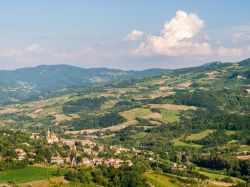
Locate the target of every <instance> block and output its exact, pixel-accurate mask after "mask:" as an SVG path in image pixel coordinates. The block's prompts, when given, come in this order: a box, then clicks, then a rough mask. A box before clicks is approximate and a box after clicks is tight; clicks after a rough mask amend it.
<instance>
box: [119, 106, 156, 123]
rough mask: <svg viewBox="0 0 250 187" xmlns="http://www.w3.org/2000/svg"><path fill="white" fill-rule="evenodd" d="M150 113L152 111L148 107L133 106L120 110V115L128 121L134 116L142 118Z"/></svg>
mask: <svg viewBox="0 0 250 187" xmlns="http://www.w3.org/2000/svg"><path fill="white" fill-rule="evenodd" d="M151 113H152V112H151V111H150V109H148V108H135V109H132V110H127V111H124V112H121V115H122V116H123V117H124V118H126V119H127V120H128V121H129V120H134V119H135V118H144V117H145V116H147V115H149V114H151Z"/></svg>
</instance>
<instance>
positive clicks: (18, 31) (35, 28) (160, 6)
mask: <svg viewBox="0 0 250 187" xmlns="http://www.w3.org/2000/svg"><path fill="white" fill-rule="evenodd" d="M249 7H250V1H248V0H238V1H235V0H220V1H218V0H202V1H198V0H174V1H173V0H171V1H170V0H124V1H121V0H84V1H83V0H72V1H69V0H8V1H0V69H18V68H22V67H31V66H37V65H41V64H69V65H74V66H79V67H84V68H96V67H106V68H119V69H125V70H128V69H134V70H141V69H148V68H165V69H170V68H171V69H172V68H182V67H191V66H198V65H201V64H204V63H208V62H213V61H223V62H228V61H230V62H234V61H239V60H242V59H245V58H248V57H250V11H249Z"/></svg>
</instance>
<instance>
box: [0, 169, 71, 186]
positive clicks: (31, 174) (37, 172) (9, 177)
mask: <svg viewBox="0 0 250 187" xmlns="http://www.w3.org/2000/svg"><path fill="white" fill-rule="evenodd" d="M66 172H67V170H66V169H62V170H60V174H61V175H64V174H66ZM56 173H57V168H46V167H38V166H30V167H27V168H23V169H16V170H7V171H1V172H0V183H8V182H11V181H12V182H15V183H25V182H30V181H35V180H43V179H48V178H49V177H51V176H54V175H55V174H56Z"/></svg>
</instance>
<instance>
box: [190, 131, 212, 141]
mask: <svg viewBox="0 0 250 187" xmlns="http://www.w3.org/2000/svg"><path fill="white" fill-rule="evenodd" d="M212 132H213V130H209V129H208V130H204V131H202V132H200V133H195V134H191V135H190V136H187V138H186V140H201V139H202V138H205V137H206V136H207V135H209V134H210V133H212Z"/></svg>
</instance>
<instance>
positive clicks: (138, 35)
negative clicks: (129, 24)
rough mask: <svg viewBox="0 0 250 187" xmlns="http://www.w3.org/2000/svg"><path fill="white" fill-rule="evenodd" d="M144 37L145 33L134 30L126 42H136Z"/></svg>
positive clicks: (125, 39)
mask: <svg viewBox="0 0 250 187" xmlns="http://www.w3.org/2000/svg"><path fill="white" fill-rule="evenodd" d="M143 35H144V33H143V32H142V31H139V30H135V29H134V30H132V31H131V33H129V34H128V35H127V36H126V37H125V38H124V41H136V40H139V39H140V38H142V37H143Z"/></svg>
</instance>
